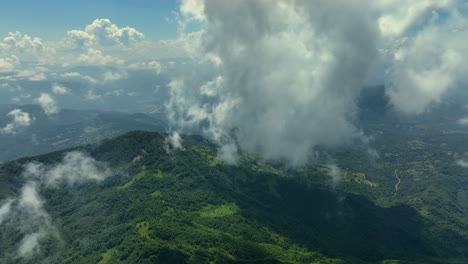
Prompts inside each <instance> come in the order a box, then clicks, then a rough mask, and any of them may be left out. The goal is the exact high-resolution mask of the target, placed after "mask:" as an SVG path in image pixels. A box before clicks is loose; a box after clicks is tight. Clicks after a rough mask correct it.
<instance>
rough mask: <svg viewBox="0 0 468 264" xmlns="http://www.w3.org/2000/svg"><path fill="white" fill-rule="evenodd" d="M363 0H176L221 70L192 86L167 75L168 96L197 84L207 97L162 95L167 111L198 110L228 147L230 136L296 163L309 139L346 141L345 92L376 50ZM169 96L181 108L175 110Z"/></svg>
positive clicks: (348, 98)
mask: <svg viewBox="0 0 468 264" xmlns="http://www.w3.org/2000/svg"><path fill="white" fill-rule="evenodd" d="M366 6H367V5H366V4H365V1H344V0H343V1H328V0H317V1H309V0H299V1H286V0H285V1H277V0H264V1H248V0H240V1H218V0H206V1H197V2H196V3H194V2H192V1H186V2H183V3H182V5H181V12H182V13H183V14H184V15H185V16H186V17H188V19H189V20H203V21H204V22H205V23H206V30H205V31H204V32H202V33H201V36H200V37H201V39H200V40H199V42H198V43H200V45H201V46H200V47H199V51H200V54H203V55H207V56H208V58H211V59H213V60H214V61H215V62H216V63H217V64H218V65H220V72H221V76H220V77H218V78H215V79H213V80H210V83H205V84H204V85H203V84H201V85H199V86H196V87H194V85H188V83H190V84H193V82H180V81H179V82H173V83H172V86H171V88H172V94H173V95H174V94H177V95H181V94H183V95H187V94H190V93H193V91H194V90H197V91H198V90H200V89H201V90H202V94H203V96H205V97H206V96H213V95H215V94H216V98H217V101H216V103H214V104H200V105H198V106H194V105H193V103H194V102H192V101H189V100H191V99H189V98H185V99H183V98H182V99H181V98H178V99H172V101H171V102H170V103H169V104H168V105H170V106H171V107H172V109H176V110H177V111H179V112H178V113H177V114H174V115H173V116H177V117H180V116H182V117H184V114H185V117H186V118H187V119H189V120H199V119H207V120H208V121H209V123H210V126H209V128H208V129H207V132H209V133H211V134H212V135H213V136H214V137H215V138H218V139H219V138H221V139H223V138H224V141H228V142H224V143H227V144H229V145H230V146H231V147H230V148H229V149H231V150H235V148H233V147H232V143H233V142H236V144H238V145H240V146H241V147H242V148H243V149H246V150H248V151H253V152H258V153H261V154H262V155H263V156H264V157H266V158H271V159H286V160H289V161H290V162H291V163H293V164H297V165H298V164H302V163H304V162H305V161H306V160H307V157H308V153H309V151H310V150H311V149H313V148H314V147H315V146H317V145H326V146H332V145H335V144H339V143H342V142H343V141H346V140H347V139H349V138H350V137H351V136H353V135H356V133H355V132H356V128H355V127H354V126H353V125H352V123H351V122H350V120H351V119H352V118H353V111H354V110H355V103H354V100H355V98H356V96H357V95H358V94H359V92H360V89H361V87H362V84H363V80H364V79H365V76H366V73H367V69H368V65H369V64H370V63H371V61H372V60H373V58H374V56H375V55H376V50H377V49H376V46H375V41H376V40H375V36H376V33H375V32H376V30H377V26H376V24H375V23H371V12H370V11H371V10H370V8H366ZM219 80H222V82H220V81H219ZM175 84H177V85H175ZM214 84H216V85H214ZM207 85H208V86H209V87H210V90H209V93H208V94H207V93H206V91H207V89H206V87H207ZM174 87H175V88H174ZM181 87H183V88H181ZM201 87H203V88H201ZM175 89H176V90H175ZM181 89H185V91H183V92H181V91H180V90H181ZM188 90H190V91H188ZM203 96H202V97H203ZM177 100H178V101H179V102H180V103H181V104H187V103H188V102H189V103H190V105H191V106H190V109H182V111H181V108H183V107H181V106H180V104H177ZM228 132H229V133H228ZM226 138H228V139H227V140H226ZM229 141H230V142H229ZM225 154H226V153H225ZM227 156H231V155H227Z"/></svg>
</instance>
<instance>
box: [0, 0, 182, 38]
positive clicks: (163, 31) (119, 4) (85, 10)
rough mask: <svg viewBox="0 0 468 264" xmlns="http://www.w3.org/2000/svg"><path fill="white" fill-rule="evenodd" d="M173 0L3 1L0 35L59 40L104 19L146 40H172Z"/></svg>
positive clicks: (175, 8) (174, 3) (174, 27)
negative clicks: (19, 32)
mask: <svg viewBox="0 0 468 264" xmlns="http://www.w3.org/2000/svg"><path fill="white" fill-rule="evenodd" d="M178 5H179V2H178V1H177V0H66V1H64V0H41V1H37V0H4V1H2V4H1V9H0V35H1V36H6V34H7V33H8V32H14V31H21V32H22V33H25V34H28V35H31V36H36V37H41V38H43V39H48V40H59V39H61V38H63V37H64V35H65V32H66V31H67V30H71V29H82V28H84V27H85V26H86V25H88V24H89V23H91V22H92V21H93V20H94V19H96V18H108V19H110V20H111V21H112V22H113V23H114V24H116V25H118V26H119V27H126V26H129V27H133V28H136V29H138V30H139V31H141V32H143V33H144V34H145V37H146V39H147V40H160V39H173V38H175V37H176V35H177V22H176V21H175V19H174V14H173V11H175V10H177V7H178Z"/></svg>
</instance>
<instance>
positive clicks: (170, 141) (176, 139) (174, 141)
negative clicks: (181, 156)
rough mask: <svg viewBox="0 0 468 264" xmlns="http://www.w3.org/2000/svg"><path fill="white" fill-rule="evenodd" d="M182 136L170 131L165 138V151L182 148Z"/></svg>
mask: <svg viewBox="0 0 468 264" xmlns="http://www.w3.org/2000/svg"><path fill="white" fill-rule="evenodd" d="M182 141H183V140H182V137H181V136H180V135H179V133H177V132H172V133H171V134H170V135H168V136H167V137H166V139H165V144H166V145H165V148H166V152H171V151H173V150H178V149H180V150H184V146H183V145H182Z"/></svg>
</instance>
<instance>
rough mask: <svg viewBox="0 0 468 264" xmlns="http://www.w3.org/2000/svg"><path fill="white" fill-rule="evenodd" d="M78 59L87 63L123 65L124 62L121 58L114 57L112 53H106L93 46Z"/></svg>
mask: <svg viewBox="0 0 468 264" xmlns="http://www.w3.org/2000/svg"><path fill="white" fill-rule="evenodd" d="M77 61H78V63H81V64H85V65H108V64H117V65H121V64H123V63H124V61H123V60H121V59H117V58H114V57H112V56H110V55H104V54H102V52H101V51H100V50H97V49H93V48H89V49H88V51H87V53H83V54H80V56H79V57H78V60H77Z"/></svg>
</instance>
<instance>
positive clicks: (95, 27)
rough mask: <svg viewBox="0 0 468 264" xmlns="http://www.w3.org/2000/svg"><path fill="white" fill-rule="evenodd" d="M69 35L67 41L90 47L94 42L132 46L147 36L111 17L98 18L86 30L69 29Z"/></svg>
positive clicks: (105, 44) (104, 44) (106, 44)
mask: <svg viewBox="0 0 468 264" xmlns="http://www.w3.org/2000/svg"><path fill="white" fill-rule="evenodd" d="M67 37H68V38H67V41H69V42H71V43H73V44H74V45H76V46H78V47H89V46H92V45H94V44H97V45H103V46H111V45H124V46H132V45H135V44H137V43H141V42H142V41H143V39H144V37H145V36H144V34H143V33H141V32H139V31H138V30H136V29H134V28H131V27H124V28H119V27H118V26H117V25H115V24H112V22H111V21H110V20H109V19H96V20H94V21H93V23H91V24H89V25H87V26H86V28H85V30H84V31H82V30H70V31H68V32H67Z"/></svg>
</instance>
